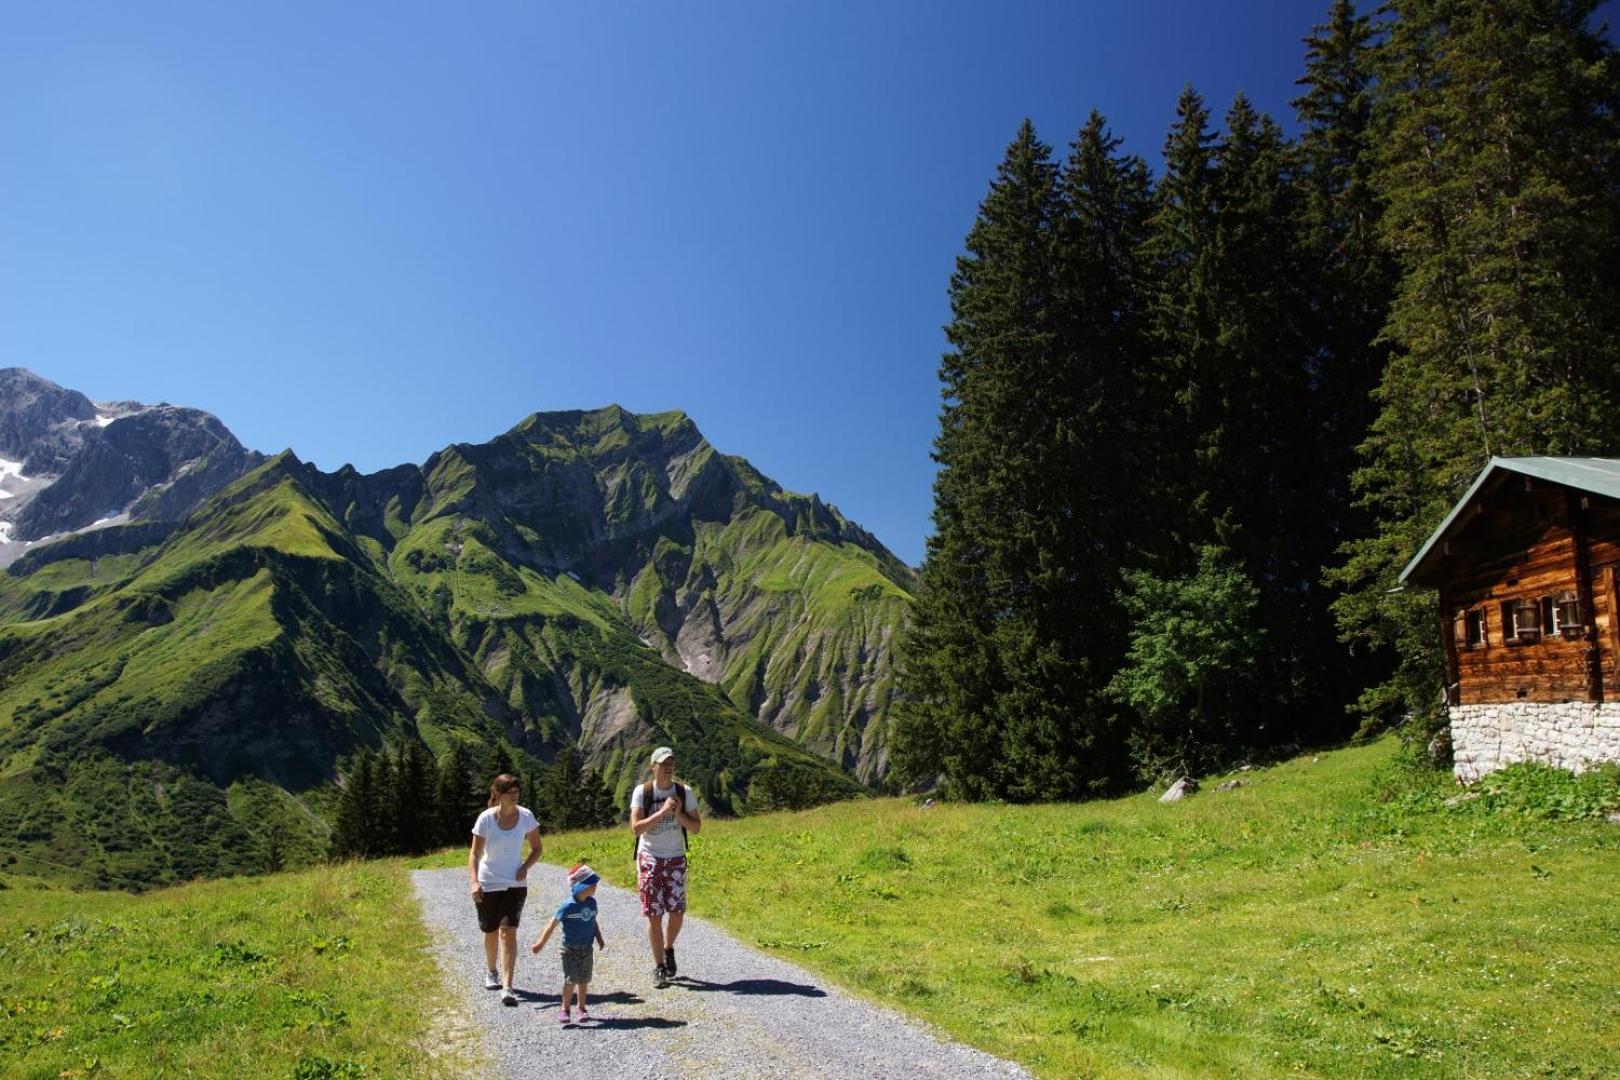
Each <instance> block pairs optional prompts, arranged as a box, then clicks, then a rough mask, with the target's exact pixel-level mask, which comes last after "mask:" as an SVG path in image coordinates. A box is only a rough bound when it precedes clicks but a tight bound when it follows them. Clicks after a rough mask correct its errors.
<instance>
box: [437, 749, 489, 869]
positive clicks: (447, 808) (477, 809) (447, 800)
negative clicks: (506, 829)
mask: <svg viewBox="0 0 1620 1080" xmlns="http://www.w3.org/2000/svg"><path fill="white" fill-rule="evenodd" d="M488 801H489V796H488V789H487V786H486V785H485V784H480V783H479V782H478V780H477V779H476V778H475V777H474V776H473V756H472V752H471V751H470V750H468V748H467V745H466V744H465V743H462V742H459V741H457V742H454V743H452V744H451V745H450V751H449V752H448V753H447V754H445V756H444V757H443V758H442V759H441V760H440V762H439V774H438V797H437V799H436V800H435V803H436V808H437V810H438V815H439V830H438V839H439V843H441V844H465V843H467V842H468V837H469V836H470V835H471V833H472V827H473V822H474V821H476V820H477V819H478V815H479V814H480V813H482V812H483V810H484V807H485V805H486V804H487V803H488Z"/></svg>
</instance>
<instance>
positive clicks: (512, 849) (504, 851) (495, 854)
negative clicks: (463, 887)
mask: <svg viewBox="0 0 1620 1080" xmlns="http://www.w3.org/2000/svg"><path fill="white" fill-rule="evenodd" d="M498 813H500V807H498V806H492V807H490V808H489V809H488V810H485V811H484V812H483V813H482V814H479V815H478V820H477V821H475V822H473V827H472V831H473V835H474V836H482V837H483V838H484V854H483V856H482V857H481V858H480V859H479V860H478V887H479V888H480V889H483V890H484V891H485V892H500V891H501V890H502V889H525V888H528V885H529V883H528V882H527V881H519V880H518V879H517V872H518V867H519V866H521V865H523V841H524V839H525V838H526V837H527V836H528V835H529V834H530V833H532V832H534V831H535V830H536V829H538V828H539V827H540V823H539V822H538V821H536V820H535V819H534V815H533V814H531V813H530V812H529V808H528V807H527V806H520V807H518V808H517V824H516V825H513V826H512V827H511V828H510V829H503V828H501V827H500V825H498V824H497V823H496V821H495V815H496V814H498Z"/></svg>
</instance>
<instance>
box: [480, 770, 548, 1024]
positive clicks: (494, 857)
mask: <svg viewBox="0 0 1620 1080" xmlns="http://www.w3.org/2000/svg"><path fill="white" fill-rule="evenodd" d="M518 794H519V792H518V782H517V777H515V776H512V775H511V774H510V773H502V774H501V775H499V776H497V777H496V778H495V779H494V780H493V781H492V782H491V783H490V785H489V809H488V810H485V811H484V812H483V813H482V814H479V815H478V820H477V821H475V822H473V828H472V851H471V852H470V853H469V854H468V856H467V878H468V882H469V884H470V885H471V887H472V898H473V905H474V906H475V907H476V908H477V909H478V928H479V929H480V930H482V931H483V932H484V959H485V960H486V961H488V967H489V974H488V975H487V976H485V978H484V988H485V989H486V990H499V991H501V1004H503V1005H516V1004H517V995H516V994H514V993H513V992H512V968H513V964H514V963H515V961H516V959H517V928H518V920H519V919H521V918H522V916H523V901H524V900H525V899H527V898H528V895H529V885H528V880H527V879H528V876H529V867H531V866H533V865H534V864H535V863H537V862H539V861H540V846H541V845H540V823H539V822H538V821H536V820H535V819H534V815H533V814H531V813H530V812H529V808H528V807H526V806H519V805H518ZM525 840H526V841H528V844H529V855H528V858H524V857H523V843H524V841H525ZM497 945H499V946H501V948H500V949H499V950H497ZM497 951H499V953H500V961H501V970H500V972H499V973H497V972H496V970H495V960H496V954H497Z"/></svg>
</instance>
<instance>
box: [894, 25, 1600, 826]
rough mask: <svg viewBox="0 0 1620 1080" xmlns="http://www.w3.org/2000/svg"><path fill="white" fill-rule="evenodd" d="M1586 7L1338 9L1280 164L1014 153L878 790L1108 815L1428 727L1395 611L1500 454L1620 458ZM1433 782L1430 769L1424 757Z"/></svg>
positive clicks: (1421, 739) (1411, 601)
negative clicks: (1109, 795)
mask: <svg viewBox="0 0 1620 1080" xmlns="http://www.w3.org/2000/svg"><path fill="white" fill-rule="evenodd" d="M1596 9H1597V5H1596V4H1595V3H1593V2H1590V0H1574V2H1560V0H1478V2H1466V3H1465V2H1454V0H1391V2H1390V3H1388V4H1386V5H1384V6H1383V7H1380V8H1379V9H1378V10H1377V11H1375V12H1373V11H1360V12H1358V11H1357V10H1356V8H1355V6H1354V5H1353V4H1351V3H1349V2H1348V0H1335V2H1334V3H1333V4H1332V5H1331V7H1330V8H1329V10H1328V11H1327V13H1326V17H1325V20H1324V21H1323V22H1322V23H1321V25H1319V26H1317V27H1315V28H1314V29H1313V30H1312V32H1311V34H1310V36H1309V37H1308V38H1307V39H1306V42H1305V45H1306V63H1305V69H1304V71H1303V73H1302V75H1301V78H1300V79H1299V80H1298V93H1297V97H1296V98H1295V99H1294V101H1293V107H1294V108H1295V110H1296V112H1297V115H1296V118H1295V119H1296V123H1295V124H1294V133H1289V132H1287V131H1285V129H1284V127H1283V126H1282V125H1281V124H1280V123H1279V122H1278V121H1277V120H1276V119H1275V118H1273V117H1270V116H1267V115H1265V114H1263V113H1262V112H1260V111H1259V110H1257V109H1256V108H1255V106H1254V105H1253V104H1252V103H1251V102H1250V101H1249V100H1248V99H1247V98H1246V97H1244V96H1242V95H1239V96H1238V97H1237V98H1236V99H1235V100H1233V101H1231V102H1230V103H1229V104H1228V105H1227V106H1226V109H1225V112H1224V114H1222V115H1221V116H1220V117H1219V118H1218V119H1217V117H1216V115H1215V111H1214V107H1213V106H1212V105H1211V104H1210V103H1208V102H1206V100H1205V99H1204V98H1203V97H1202V96H1201V95H1200V94H1199V93H1198V92H1197V90H1196V89H1195V88H1193V87H1192V86H1188V87H1186V88H1185V89H1184V90H1183V92H1182V94H1181V97H1180V100H1179V101H1178V102H1177V103H1176V109H1175V118H1174V121H1173V123H1172V124H1171V126H1170V129H1169V131H1168V132H1167V134H1166V136H1165V139H1164V144H1163V159H1162V166H1161V167H1159V168H1158V169H1154V168H1152V167H1150V165H1149V163H1148V162H1147V160H1145V159H1144V158H1143V157H1142V156H1140V155H1139V154H1133V153H1129V152H1127V151H1126V149H1125V148H1124V147H1123V146H1122V145H1121V141H1120V140H1119V139H1118V138H1116V137H1114V136H1113V135H1112V134H1111V133H1110V129H1109V126H1108V123H1107V121H1106V119H1105V118H1104V117H1103V116H1101V115H1099V114H1097V113H1096V112H1093V113H1092V114H1091V115H1090V117H1089V118H1088V119H1087V120H1086V121H1085V122H1084V124H1083V125H1081V126H1080V128H1079V130H1078V132H1077V134H1075V136H1074V137H1073V140H1072V141H1071V142H1070V143H1069V145H1068V148H1067V150H1066V152H1064V151H1059V150H1055V149H1054V148H1053V146H1052V145H1050V144H1048V143H1046V142H1043V141H1042V140H1041V138H1040V137H1039V136H1038V134H1037V133H1036V131H1035V129H1034V126H1033V125H1032V124H1031V123H1030V122H1028V121H1025V122H1024V123H1023V125H1022V126H1021V127H1020V128H1019V129H1018V131H1017V132H1016V133H1015V135H1014V137H1013V139H1012V142H1011V143H1010V145H1009V146H1008V147H1007V150H1006V155H1005V158H1004V159H1003V161H1002V162H1001V164H1000V165H999V166H998V167H997V169H996V173H995V176H994V178H993V179H992V181H991V182H990V185H989V191H988V194H987V195H986V196H985V197H984V200H983V202H982V203H981V205H980V207H979V211H978V217H977V219H976V220H975V221H974V223H973V225H972V228H971V230H970V231H969V232H968V234H967V238H966V242H965V245H964V250H963V252H962V254H961V255H960V256H959V257H958V259H957V263H956V267H955V272H954V273H953V274H952V275H951V278H950V285H949V295H950V302H951V314H952V318H951V321H950V323H949V325H948V326H947V327H946V334H947V339H948V342H949V346H950V350H949V351H948V352H947V353H946V354H945V356H944V357H943V359H942V361H941V364H940V369H939V377H940V382H941V394H942V402H943V404H942V408H941V410H940V416H939V433H938V435H937V438H936V440H935V443H934V456H935V460H936V461H937V462H938V465H939V471H938V474H937V479H936V481H935V487H934V498H935V506H934V524H935V532H934V535H933V536H932V537H931V539H930V541H929V544H928V549H927V556H926V560H925V563H924V566H923V568H922V572H921V576H920V582H919V589H918V592H917V602H916V605H915V608H914V616H913V620H912V626H911V627H910V631H909V633H908V636H907V639H906V641H905V643H904V645H903V647H902V651H901V655H900V660H899V664H900V669H901V676H902V682H901V685H902V688H903V690H904V699H903V702H902V704H901V706H900V707H899V709H898V711H897V715H896V716H895V717H894V719H893V721H892V724H893V727H892V731H891V735H890V740H891V743H890V745H891V754H892V762H893V765H894V769H895V773H894V776H895V779H897V780H899V781H901V782H907V781H912V782H915V781H921V780H925V779H929V778H933V777H938V776H943V777H944V778H945V779H946V781H947V785H948V789H949V791H950V792H951V793H952V794H953V795H955V796H957V797H962V798H996V799H1006V800H1011V801H1032V800H1041V799H1068V798H1079V797H1085V796H1089V795H1096V794H1102V793H1106V792H1110V791H1114V790H1118V789H1120V788H1122V787H1125V786H1128V785H1130V784H1132V783H1136V782H1140V781H1141V780H1143V779H1153V778H1158V777H1165V776H1173V775H1180V774H1183V773H1196V772H1200V771H1205V770H1208V769H1212V768H1215V767H1218V766H1220V765H1222V764H1225V763H1230V762H1233V761H1236V760H1239V759H1243V758H1248V757H1254V756H1265V755H1267V754H1276V753H1283V752H1288V751H1289V750H1292V749H1294V748H1296V747H1299V746H1304V745H1313V744H1323V743H1328V742H1333V741H1339V740H1342V739H1344V738H1346V737H1348V736H1350V735H1352V734H1354V733H1357V732H1360V733H1362V734H1368V733H1371V732H1373V731H1377V730H1381V729H1384V728H1387V727H1391V726H1401V727H1403V728H1404V730H1405V731H1406V732H1407V733H1408V735H1409V738H1410V739H1411V741H1412V742H1413V743H1414V744H1415V745H1418V746H1426V745H1428V744H1429V742H1430V737H1431V736H1432V735H1434V734H1435V733H1436V732H1437V731H1438V730H1439V729H1440V727H1441V726H1442V725H1443V719H1444V718H1443V715H1442V714H1443V710H1442V709H1441V707H1440V706H1441V701H1440V690H1441V682H1442V680H1441V677H1440V649H1441V639H1440V633H1439V623H1438V619H1437V615H1436V610H1435V607H1434V601H1433V597H1432V596H1431V595H1429V594H1426V593H1423V592H1419V591H1414V592H1401V591H1399V590H1398V589H1397V576H1398V574H1399V572H1400V570H1401V568H1402V566H1403V565H1404V564H1405V563H1406V561H1407V560H1408V559H1409V558H1411V556H1412V555H1413V554H1414V553H1415V552H1416V551H1417V549H1418V547H1419V546H1420V545H1421V543H1422V541H1423V539H1424V538H1425V537H1426V536H1427V535H1428V533H1429V532H1430V531H1431V530H1432V529H1433V528H1434V527H1435V526H1436V525H1437V524H1438V523H1439V521H1440V520H1441V519H1442V518H1443V517H1444V515H1445V514H1446V512H1447V511H1448V510H1449V509H1450V507H1451V505H1452V504H1453V503H1454V502H1455V500H1456V499H1457V498H1458V497H1459V496H1460V495H1461V494H1462V492H1463V491H1464V490H1465V489H1466V487H1467V485H1468V483H1469V482H1470V481H1471V480H1472V479H1473V478H1474V476H1475V475H1477V474H1478V472H1479V471H1480V469H1481V468H1482V467H1483V466H1484V465H1485V464H1486V463H1487V462H1488V461H1489V460H1490V458H1491V457H1492V456H1521V455H1535V454H1547V455H1591V456H1605V455H1614V454H1616V453H1620V411H1617V409H1616V405H1617V404H1620V355H1617V352H1620V334H1617V327H1616V322H1617V320H1620V218H1617V215H1620V126H1617V120H1620V117H1617V112H1620V68H1617V66H1616V57H1615V50H1614V47H1613V45H1612V44H1611V42H1610V40H1609V37H1608V31H1607V28H1606V27H1604V26H1600V25H1598V24H1597V23H1596ZM1437 749H1438V747H1437Z"/></svg>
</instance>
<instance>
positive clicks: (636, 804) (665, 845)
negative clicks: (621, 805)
mask: <svg viewBox="0 0 1620 1080" xmlns="http://www.w3.org/2000/svg"><path fill="white" fill-rule="evenodd" d="M681 786H682V787H684V788H686V812H687V813H688V814H695V813H697V808H698V801H697V793H696V792H694V791H693V790H692V788H691V786H690V785H688V784H682V785H681ZM646 790H647V785H646V783H645V782H643V783H640V784H637V785H636V786H635V788H634V789H633V790H631V792H630V809H631V811H636V810H643V811H644V812H645V815H644V816H647V817H651V816H652V815H653V813H655V812H656V811H658V810H661V809H662V808H663V806H664V800H665V799H667V798H669V797H670V796H671V795H673V794H675V788H674V786H673V785H671V786H670V787H666V788H661V787H654V788H653V804H652V809H650V810H647V809H646V808H644V807H643V806H642V805H641V796H642V795H643V794H644V793H645V792H646ZM636 854H638V855H651V856H652V857H653V858H655V859H673V858H675V856H677V855H685V854H686V840H685V838H683V837H682V836H681V823H680V822H679V821H677V820H675V815H674V814H671V815H670V816H669V817H667V818H664V819H662V820H661V821H659V822H658V824H656V825H654V826H653V827H652V828H650V829H648V830H647V831H646V832H644V833H642V834H641V837H640V838H639V840H638V841H637V843H636Z"/></svg>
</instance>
